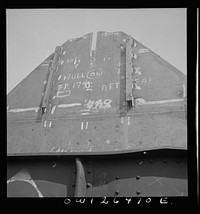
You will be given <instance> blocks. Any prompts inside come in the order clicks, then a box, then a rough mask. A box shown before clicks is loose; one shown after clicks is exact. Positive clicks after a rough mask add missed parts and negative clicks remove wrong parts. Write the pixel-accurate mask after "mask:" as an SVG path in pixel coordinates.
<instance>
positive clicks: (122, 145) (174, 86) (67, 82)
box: [7, 32, 187, 155]
mask: <svg viewBox="0 0 200 214" xmlns="http://www.w3.org/2000/svg"><path fill="white" fill-rule="evenodd" d="M94 44H95V37H94V35H93V34H87V35H85V36H83V37H80V38H78V39H72V40H68V41H67V42H66V43H64V44H63V45H62V46H60V47H57V48H56V51H55V52H54V53H53V54H52V55H51V56H50V57H49V58H47V59H46V60H45V61H44V62H43V63H42V64H41V65H40V66H38V68H36V69H35V70H34V71H33V72H32V73H31V74H30V75H29V76H28V77H27V78H26V79H25V80H24V81H22V82H21V83H20V84H19V85H18V86H17V87H16V88H15V89H14V90H13V91H12V92H10V93H9V94H8V98H7V105H8V107H7V130H8V131H7V133H8V134H7V153H8V155H20V154H21V155H22V154H27V155H29V154H32V155H34V154H40V155H46V154H54V155H56V154H58V153H59V154H60V155H67V154H75V153H80V154H83V155H84V154H94V153H99V154H101V153H104V152H105V153H107V152H109V153H115V152H122V153H123V152H135V151H144V150H151V149H160V148H179V149H187V141H186V139H187V121H186V114H185V112H186V104H187V103H186V77H185V76H184V75H183V74H182V73H181V72H180V71H178V70H177V69H176V68H174V67H173V66H171V65H170V64H168V63H167V62H166V61H164V60H163V59H161V58H160V57H159V56H157V55H156V54H155V53H153V52H152V51H151V50H149V49H148V48H146V47H145V46H144V45H142V44H141V43H139V42H138V41H137V40H135V39H133V38H132V37H131V36H129V35H127V34H125V33H123V32H115V33H108V32H98V33H97V38H96V47H95V48H94Z"/></svg>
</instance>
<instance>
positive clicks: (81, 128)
mask: <svg viewBox="0 0 200 214" xmlns="http://www.w3.org/2000/svg"><path fill="white" fill-rule="evenodd" d="M81 130H83V122H81Z"/></svg>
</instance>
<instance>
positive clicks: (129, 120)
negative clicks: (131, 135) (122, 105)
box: [128, 117, 131, 125]
mask: <svg viewBox="0 0 200 214" xmlns="http://www.w3.org/2000/svg"><path fill="white" fill-rule="evenodd" d="M130 122H131V118H130V117H128V125H130Z"/></svg>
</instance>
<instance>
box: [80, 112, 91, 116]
mask: <svg viewBox="0 0 200 214" xmlns="http://www.w3.org/2000/svg"><path fill="white" fill-rule="evenodd" d="M88 114H90V113H88V112H85V113H81V115H88Z"/></svg>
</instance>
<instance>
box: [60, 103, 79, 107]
mask: <svg viewBox="0 0 200 214" xmlns="http://www.w3.org/2000/svg"><path fill="white" fill-rule="evenodd" d="M74 106H81V103H70V104H60V105H58V107H59V108H69V107H74Z"/></svg>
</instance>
